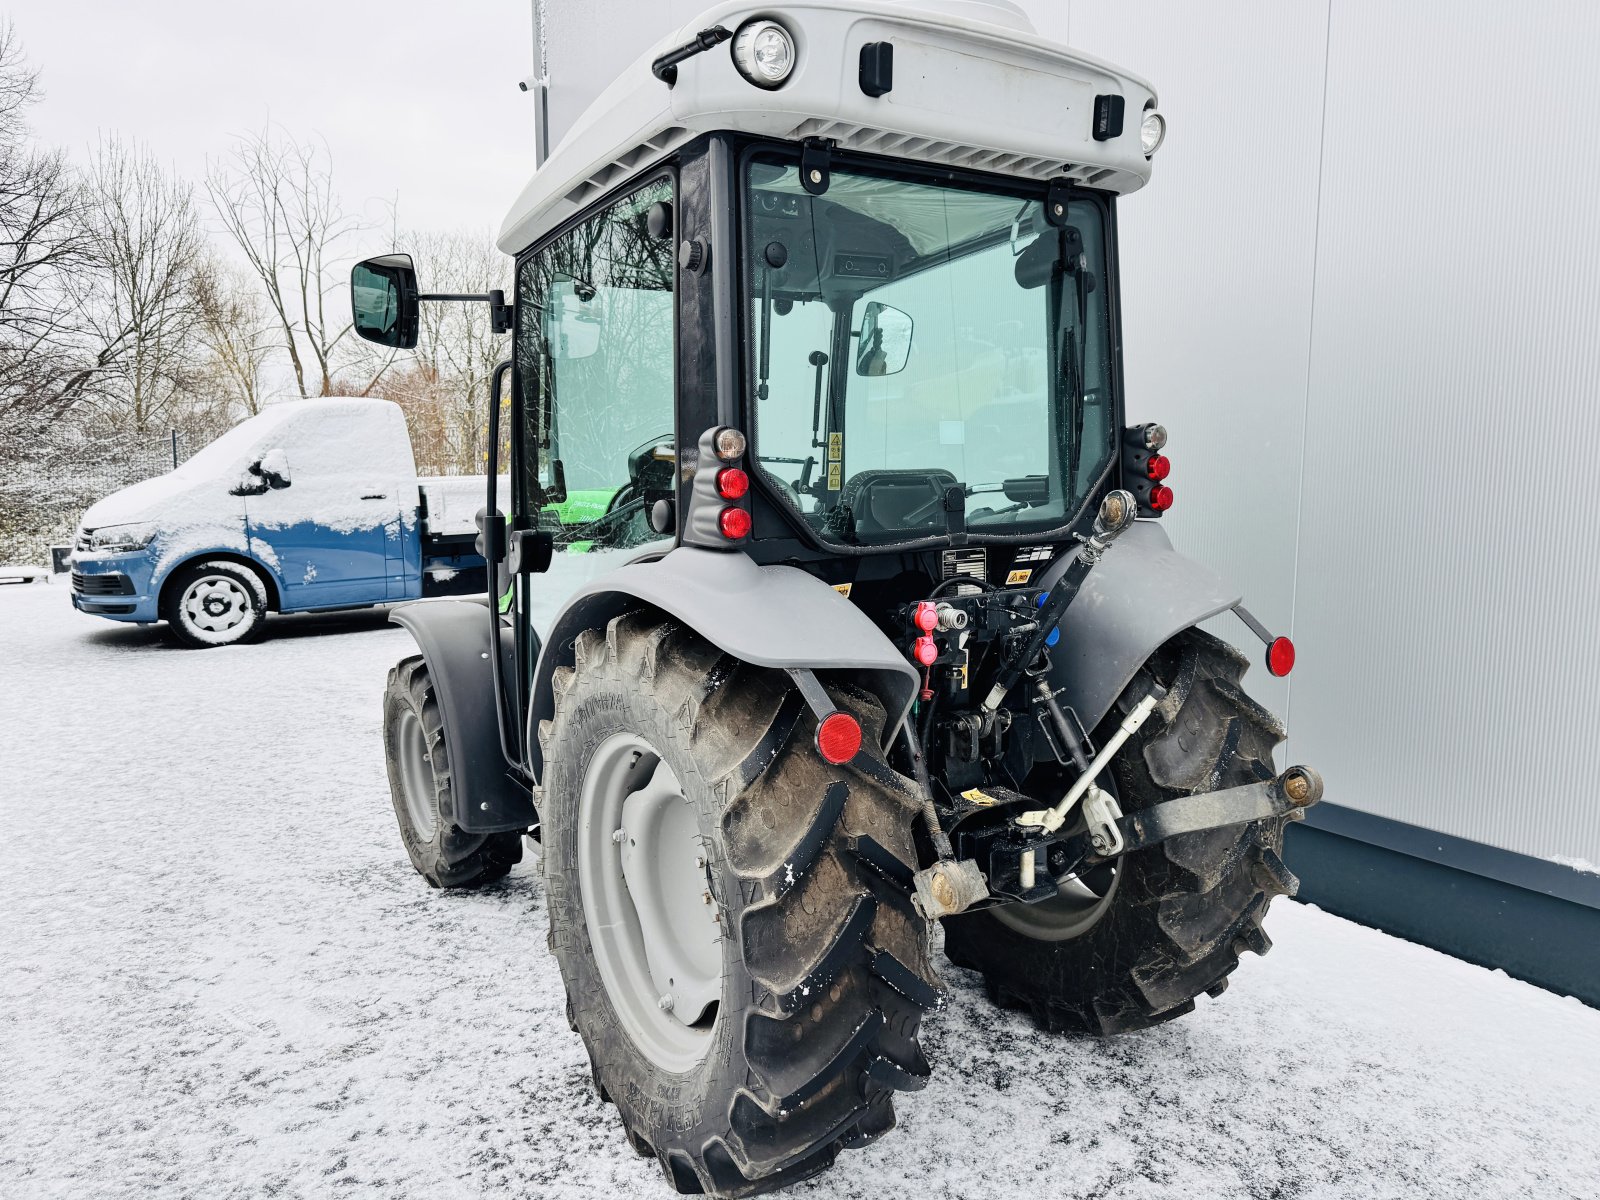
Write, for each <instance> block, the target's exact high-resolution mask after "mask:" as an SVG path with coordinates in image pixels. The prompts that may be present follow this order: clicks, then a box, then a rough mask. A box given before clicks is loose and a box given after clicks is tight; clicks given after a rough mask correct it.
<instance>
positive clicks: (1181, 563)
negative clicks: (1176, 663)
mask: <svg viewBox="0 0 1600 1200" xmlns="http://www.w3.org/2000/svg"><path fill="white" fill-rule="evenodd" d="M1067 562H1068V560H1067V559H1065V558H1063V559H1062V560H1061V561H1059V562H1057V563H1056V564H1055V565H1054V566H1052V567H1051V568H1050V569H1049V570H1048V571H1046V572H1045V574H1044V575H1043V576H1042V577H1041V578H1040V581H1039V582H1040V586H1041V587H1046V588H1048V587H1051V586H1053V585H1054V584H1055V582H1056V580H1057V579H1059V578H1061V575H1062V573H1063V572H1064V571H1065V570H1066V569H1067ZM1239 600H1240V595H1239V593H1238V591H1236V590H1235V589H1233V588H1232V587H1230V586H1228V584H1227V583H1225V582H1224V581H1223V580H1222V578H1221V576H1219V575H1217V573H1216V572H1215V571H1212V570H1211V569H1210V568H1209V567H1203V566H1201V565H1200V564H1199V563H1197V562H1195V561H1194V560H1193V559H1189V558H1185V557H1184V556H1183V555H1181V554H1179V553H1178V552H1177V551H1176V550H1174V549H1173V548H1172V543H1171V542H1170V541H1169V540H1168V539H1167V533H1166V530H1164V529H1162V528H1161V526H1160V525H1159V524H1157V523H1156V522H1154V521H1135V522H1134V523H1133V525H1132V526H1131V527H1129V529H1128V530H1127V531H1126V532H1125V533H1123V535H1122V536H1121V537H1119V538H1118V539H1117V540H1116V541H1115V542H1113V543H1112V544H1111V548H1110V549H1108V550H1107V551H1106V553H1105V557H1104V558H1102V559H1101V560H1100V562H1099V563H1098V564H1097V565H1096V566H1095V568H1094V569H1093V570H1092V571H1090V572H1089V577H1088V578H1087V579H1086V580H1085V581H1084V584H1083V588H1082V590H1081V591H1079V592H1078V594H1077V596H1076V597H1074V598H1073V601H1072V603H1071V604H1070V605H1069V606H1068V608H1067V611H1066V615H1065V616H1063V617H1062V618H1061V640H1060V642H1059V643H1058V644H1057V645H1056V647H1055V649H1054V650H1052V651H1051V652H1050V681H1051V684H1052V686H1054V687H1055V688H1057V689H1058V690H1059V692H1060V696H1061V701H1062V703H1064V704H1067V705H1069V706H1070V707H1071V708H1072V709H1073V711H1074V712H1076V713H1077V714H1078V720H1080V721H1081V722H1083V727H1084V728H1085V729H1090V730H1092V729H1093V728H1094V727H1095V726H1096V725H1098V724H1099V723H1100V720H1101V718H1102V717H1104V716H1105V715H1106V713H1108V712H1110V711H1111V706H1112V704H1114V703H1115V702H1116V699H1117V697H1118V696H1119V695H1121V694H1122V689H1123V688H1125V687H1127V686H1128V683H1129V682H1130V681H1131V680H1132V679H1133V677H1134V675H1135V674H1136V673H1137V672H1138V670H1139V668H1140V667H1141V666H1143V665H1144V663H1145V661H1146V660H1147V659H1148V658H1149V657H1150V656H1151V655H1152V654H1153V653H1155V651H1156V650H1157V649H1158V648H1159V647H1160V646H1161V644H1162V643H1163V642H1165V641H1167V639H1169V638H1171V637H1173V636H1174V635H1176V634H1178V633H1181V632H1182V631H1183V630H1185V629H1187V628H1189V627H1190V626H1191V625H1197V624H1199V623H1200V622H1201V621H1204V620H1205V619H1206V618H1207V617H1214V616H1216V615H1217V614H1218V613H1220V612H1225V611H1227V610H1228V609H1230V608H1232V607H1233V606H1234V605H1236V604H1238V603H1239Z"/></svg>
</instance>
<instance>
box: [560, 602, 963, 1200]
mask: <svg viewBox="0 0 1600 1200" xmlns="http://www.w3.org/2000/svg"><path fill="white" fill-rule="evenodd" d="M574 654H575V663H574V666H573V667H572V668H571V669H568V668H564V667H563V668H559V669H558V670H557V671H556V674H555V677H554V684H555V695H556V707H555V713H554V716H553V719H552V720H550V721H546V722H543V723H542V724H541V728H540V740H541V744H542V746H543V749H544V756H545V757H544V761H545V787H544V795H543V803H542V805H541V815H542V818H543V832H544V852H545V881H546V887H547V891H548V900H549V905H550V944H551V947H552V949H553V950H554V952H555V955H556V958H557V960H558V962H559V963H560V967H561V974H562V978H563V981H564V983H565V985H566V989H567V1001H568V1005H567V1007H568V1013H569V1016H570V1019H571V1021H572V1022H573V1024H574V1025H575V1026H576V1028H577V1031H578V1033H579V1034H580V1036H581V1037H582V1038H583V1041H584V1045H585V1046H586V1048H587V1049H588V1052H589V1057H590V1062H591V1066H592V1071H593V1076H594V1080H595V1085H596V1088H597V1089H598V1092H599V1094H600V1096H601V1098H602V1099H604V1100H609V1101H610V1102H611V1103H613V1104H615V1105H616V1107H617V1111H618V1114H619V1115H620V1117H621V1119H622V1123H623V1127H624V1131H625V1133H626V1136H627V1139H628V1142H629V1144H630V1145H632V1146H633V1148H634V1149H635V1150H636V1151H637V1152H638V1153H640V1154H642V1155H646V1156H650V1157H654V1158H655V1159H656V1160H657V1161H658V1162H659V1163H660V1164H661V1166H662V1168H663V1170H664V1171H665V1173H666V1177H667V1179H668V1181H669V1182H670V1183H672V1184H673V1186H675V1187H676V1188H677V1190H679V1191H680V1192H690V1193H698V1192H709V1193H713V1194H716V1195H722V1196H744V1195H751V1194H754V1193H756V1192H763V1191H767V1190H770V1189H772V1188H776V1187H781V1186H783V1185H785V1184H789V1183H793V1182H795V1181H796V1180H798V1179H803V1178H805V1177H807V1176H809V1175H813V1174H815V1173H816V1172H818V1171H820V1170H822V1169H824V1168H825V1167H827V1166H828V1165H829V1164H830V1163H831V1162H832V1161H833V1159H834V1157H835V1156H836V1154H837V1153H838V1151H839V1149H840V1148H841V1147H852V1146H860V1145H864V1144H866V1143H867V1142H869V1141H871V1140H872V1139H874V1138H876V1137H878V1136H879V1135H880V1134H882V1133H884V1132H885V1131H887V1130H888V1129H889V1128H891V1127H892V1126H893V1124H894V1108H893V1102H892V1097H893V1094H894V1092H895V1091H896V1090H908V1089H914V1088H918V1087H920V1086H922V1084H923V1082H924V1081H925V1080H926V1079H927V1076H928V1064H927V1061H926V1059H925V1058H924V1057H923V1053H922V1050H921V1048H920V1046H919V1044H918V1041H917V1033H918V1027H919V1025H920V1022H921V1019H922V1014H923V1012H924V1011H925V1010H926V1009H928V1008H929V1007H931V1006H933V1005H935V1004H937V1003H938V1001H939V997H940V993H939V990H938V980H937V977H936V976H935V974H934V971H933V968H932V964H931V962H930V960H929V948H928V931H927V927H926V924H925V923H924V922H923V921H922V919H921V918H920V917H918V916H917V914H916V912H915V910H914V909H913V907H912V905H911V895H910V877H911V872H912V870H913V864H914V863H915V861H916V857H915V849H914V844H913V841H912V823H913V820H914V819H915V814H916V811H917V806H916V799H915V792H914V789H913V787H912V785H911V784H910V783H909V781H907V780H905V779H903V778H902V777H901V776H899V775H897V774H896V773H895V772H894V771H893V770H892V769H890V767H889V766H888V764H887V763H886V762H885V761H884V759H883V757H882V755H881V754H880V753H879V750H878V741H879V737H880V735H881V733H882V731H883V726H884V713H883V709H882V707H881V706H880V705H879V703H878V702H877V700H876V699H874V698H872V697H870V696H868V695H866V694H864V693H859V692H856V691H853V690H850V689H846V688H830V689H829V690H830V694H831V696H832V698H833V702H834V703H835V704H836V705H838V706H839V707H840V708H841V709H844V710H846V711H848V712H850V713H852V714H854V715H855V716H856V717H857V719H858V720H859V721H860V722H861V726H862V730H863V734H864V744H863V746H862V749H861V752H860V753H859V754H858V755H857V756H856V758H855V759H854V760H853V761H852V762H851V763H850V764H848V765H846V766H843V767H832V766H829V765H828V764H827V763H825V762H824V761H823V759H822V757H821V756H820V755H819V754H818V752H817V750H816V748H815V744H814V737H815V731H816V721H815V718H814V717H813V715H812V713H811V712H810V710H809V709H808V708H807V706H806V705H805V703H804V702H803V701H802V700H801V698H800V696H799V693H798V692H797V691H796V690H795V689H794V686H793V684H792V682H791V681H790V680H789V678H788V677H787V676H786V675H785V674H784V673H783V672H781V671H774V670H769V669H763V668H758V667H753V666H751V665H749V664H746V663H743V662H740V661H737V660H735V659H732V658H729V657H727V656H725V655H724V654H722V653H721V652H720V651H719V650H717V649H716V648H715V647H713V646H711V645H710V644H709V643H707V642H706V641H704V640H703V639H701V638H700V637H698V636H697V635H695V634H694V633H692V632H690V631H689V630H687V629H684V628H682V627H681V626H678V625H676V624H674V623H673V622H671V621H669V620H665V619H662V618H661V617H659V616H656V615H653V614H649V613H644V612H635V613H629V614H625V615H623V616H621V617H618V618H616V619H615V620H613V621H612V622H610V624H609V626H608V627H607V628H606V629H605V630H604V631H600V630H588V631H585V632H584V633H582V634H580V635H579V637H578V639H577V641H576V644H575V647H574Z"/></svg>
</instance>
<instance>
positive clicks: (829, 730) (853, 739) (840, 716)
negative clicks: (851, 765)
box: [817, 712, 861, 767]
mask: <svg viewBox="0 0 1600 1200" xmlns="http://www.w3.org/2000/svg"><path fill="white" fill-rule="evenodd" d="M860 749H861V722H859V721H857V720H856V719H855V718H854V717H852V716H851V715H850V714H849V713H842V712H836V713H829V714H828V716H826V717H824V718H823V721H822V724H821V725H818V726H817V752H818V753H819V754H821V755H822V759H823V761H824V762H828V763H832V764H833V765H834V766H836V767H838V766H843V765H844V764H845V763H847V762H849V761H850V760H851V759H852V758H854V757H855V756H856V754H857V752H858V751H860Z"/></svg>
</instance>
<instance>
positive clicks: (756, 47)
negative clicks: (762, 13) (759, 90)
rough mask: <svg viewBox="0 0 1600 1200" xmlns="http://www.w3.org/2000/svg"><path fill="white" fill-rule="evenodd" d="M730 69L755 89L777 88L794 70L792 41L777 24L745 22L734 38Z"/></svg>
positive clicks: (771, 22)
mask: <svg viewBox="0 0 1600 1200" xmlns="http://www.w3.org/2000/svg"><path fill="white" fill-rule="evenodd" d="M733 65H734V66H736V67H738V68H739V74H741V75H743V76H744V77H745V78H746V79H748V80H749V81H750V82H751V83H753V84H755V85H756V86H757V87H764V88H775V87H778V86H779V85H780V84H782V83H783V81H784V80H785V79H787V78H789V73H790V72H791V71H793V70H794V38H792V37H790V36H789V31H788V30H787V29H785V28H784V27H783V26H782V25H779V24H778V23H777V22H776V21H747V22H745V24H743V25H741V26H740V27H739V32H738V33H736V34H734V35H733Z"/></svg>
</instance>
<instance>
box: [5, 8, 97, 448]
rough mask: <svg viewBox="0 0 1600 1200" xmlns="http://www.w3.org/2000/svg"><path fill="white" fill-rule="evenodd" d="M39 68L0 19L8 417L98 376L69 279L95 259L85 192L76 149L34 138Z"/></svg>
mask: <svg viewBox="0 0 1600 1200" xmlns="http://www.w3.org/2000/svg"><path fill="white" fill-rule="evenodd" d="M38 94H39V92H38V73H37V72H36V71H35V70H34V69H33V68H31V67H30V66H29V65H28V63H27V61H26V59H25V58H24V57H23V53H22V47H21V45H20V43H19V42H18V40H17V37H16V33H15V30H14V29H13V27H12V26H11V24H10V23H9V22H0V419H24V420H30V421H34V422H37V421H39V420H46V419H48V418H50V417H51V416H54V415H56V414H58V413H59V412H60V411H62V410H63V409H64V408H66V407H68V406H70V404H71V403H72V402H73V401H74V400H76V399H77V398H78V397H79V396H80V395H81V394H82V392H83V390H84V387H85V385H86V384H87V383H88V382H89V381H90V380H91V379H92V377H93V367H94V365H95V364H93V362H92V361H91V362H89V363H88V364H85V363H84V361H83V351H84V349H85V347H84V345H83V343H82V341H81V339H80V337H79V333H80V328H79V324H78V321H77V312H76V310H75V309H74V307H73V305H72V301H71V297H70V296H69V295H68V294H67V292H66V291H65V289H64V288H63V286H62V283H63V280H64V278H65V277H66V276H68V275H69V274H70V273H72V272H74V271H76V270H80V269H82V268H84V267H85V266H86V265H87V264H88V263H89V261H90V255H89V250H90V246H89V239H88V237H87V236H86V231H85V229H84V225H83V217H84V211H85V210H84V200H83V194H82V190H81V188H80V187H79V182H78V179H77V177H76V175H75V174H74V173H73V171H72V169H71V167H70V166H69V165H68V163H67V160H66V156H65V155H64V154H62V153H61V152H60V151H50V150H41V149H38V148H36V147H34V146H33V145H31V143H30V141H29V133H28V126H27V110H28V108H29V106H30V105H31V104H32V103H33V102H34V101H35V100H36V99H37V98H38Z"/></svg>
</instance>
